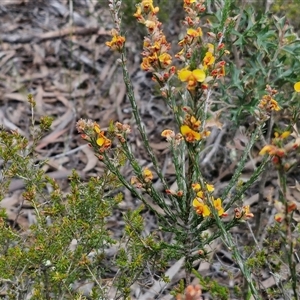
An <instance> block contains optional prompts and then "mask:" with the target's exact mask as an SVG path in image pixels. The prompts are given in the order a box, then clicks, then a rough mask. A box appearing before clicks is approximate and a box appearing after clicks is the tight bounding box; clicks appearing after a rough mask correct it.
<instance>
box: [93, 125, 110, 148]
mask: <svg viewBox="0 0 300 300" xmlns="http://www.w3.org/2000/svg"><path fill="white" fill-rule="evenodd" d="M94 131H95V132H96V133H97V139H96V143H97V145H98V146H100V147H101V148H104V149H107V148H109V147H110V146H111V140H110V139H108V138H107V137H106V136H105V135H104V131H101V129H100V126H99V125H98V124H97V123H95V124H94Z"/></svg>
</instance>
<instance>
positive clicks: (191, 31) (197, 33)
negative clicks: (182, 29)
mask: <svg viewBox="0 0 300 300" xmlns="http://www.w3.org/2000/svg"><path fill="white" fill-rule="evenodd" d="M187 35H189V36H191V37H193V38H196V37H199V36H202V29H201V28H200V27H198V28H197V29H194V28H189V29H188V30H187Z"/></svg>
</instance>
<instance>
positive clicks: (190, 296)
mask: <svg viewBox="0 0 300 300" xmlns="http://www.w3.org/2000/svg"><path fill="white" fill-rule="evenodd" d="M191 1H192V0H191ZM201 295H202V291H201V286H200V285H199V284H196V285H188V286H187V287H186V289H185V295H184V296H183V295H180V294H178V295H176V300H183V299H184V300H202V299H203V298H202V297H201Z"/></svg>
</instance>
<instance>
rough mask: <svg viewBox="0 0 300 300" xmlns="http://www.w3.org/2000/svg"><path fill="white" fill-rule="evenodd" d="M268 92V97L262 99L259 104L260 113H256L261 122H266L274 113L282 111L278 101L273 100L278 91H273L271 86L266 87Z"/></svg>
mask: <svg viewBox="0 0 300 300" xmlns="http://www.w3.org/2000/svg"><path fill="white" fill-rule="evenodd" d="M266 91H267V93H268V95H264V96H263V97H262V98H261V100H260V102H259V104H258V108H259V111H258V112H256V115H257V117H258V119H260V120H261V121H266V120H267V119H268V118H269V116H270V114H271V112H272V111H274V110H275V111H279V110H280V107H279V105H278V103H277V101H276V100H275V99H274V98H273V97H274V96H275V95H276V94H277V93H278V91H277V90H275V89H272V88H271V87H270V86H269V85H267V86H266Z"/></svg>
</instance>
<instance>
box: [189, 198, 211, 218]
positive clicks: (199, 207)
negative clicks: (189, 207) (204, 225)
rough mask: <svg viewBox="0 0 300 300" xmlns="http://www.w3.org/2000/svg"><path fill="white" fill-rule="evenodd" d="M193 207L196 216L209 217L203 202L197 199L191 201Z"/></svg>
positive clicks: (207, 208) (207, 209) (208, 211)
mask: <svg viewBox="0 0 300 300" xmlns="http://www.w3.org/2000/svg"><path fill="white" fill-rule="evenodd" d="M193 207H194V208H195V210H196V213H197V214H198V215H202V216H203V217H208V216H210V210H209V207H208V206H207V205H206V204H204V203H203V201H202V200H201V199H199V198H195V199H194V200H193Z"/></svg>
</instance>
